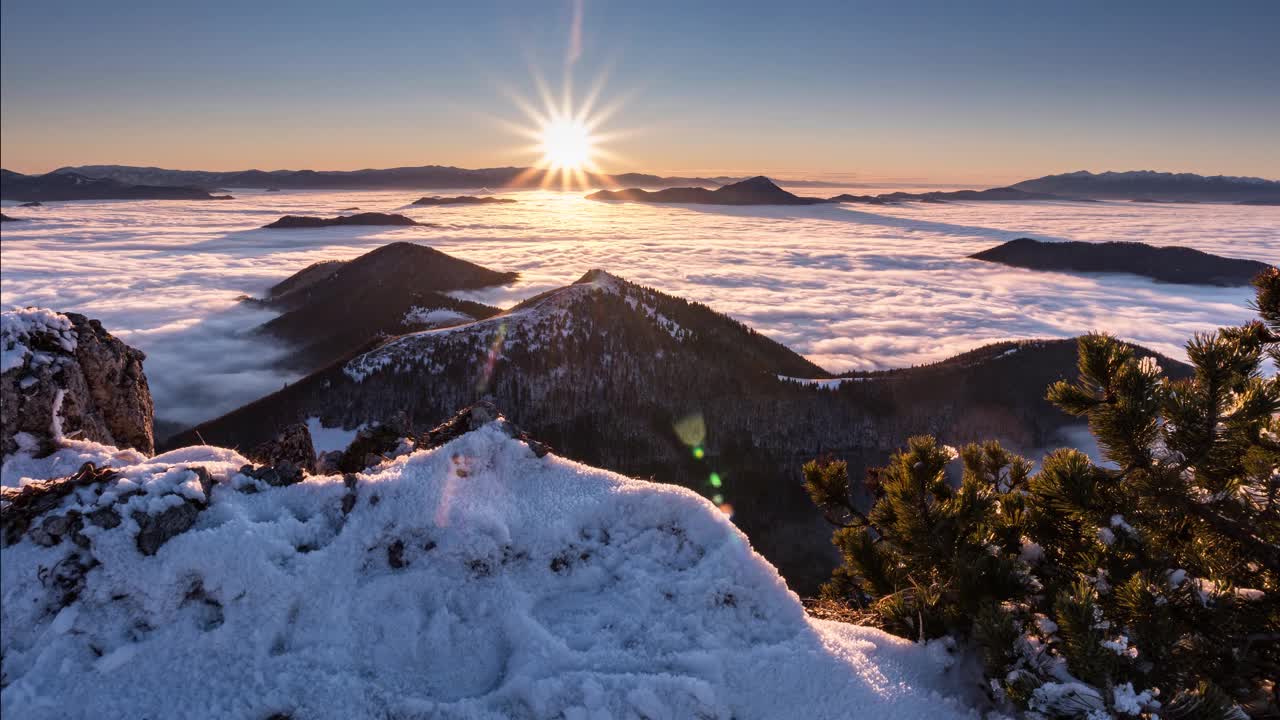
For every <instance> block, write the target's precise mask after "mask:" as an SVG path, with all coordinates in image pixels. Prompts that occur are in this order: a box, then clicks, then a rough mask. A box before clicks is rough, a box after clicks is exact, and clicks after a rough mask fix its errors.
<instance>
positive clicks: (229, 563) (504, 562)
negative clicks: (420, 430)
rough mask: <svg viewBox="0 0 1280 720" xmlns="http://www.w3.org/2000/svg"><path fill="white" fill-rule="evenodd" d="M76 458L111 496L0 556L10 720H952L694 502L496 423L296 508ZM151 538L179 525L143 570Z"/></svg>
mask: <svg viewBox="0 0 1280 720" xmlns="http://www.w3.org/2000/svg"><path fill="white" fill-rule="evenodd" d="M95 448H96V449H95ZM76 452H77V453H78V455H77V457H76V459H77V460H80V459H93V460H96V462H97V463H98V465H99V467H105V466H112V467H113V474H110V475H102V476H97V475H95V476H93V477H95V478H101V479H98V480H95V481H94V482H91V483H88V484H84V485H82V486H80V487H79V489H78V490H77V491H75V492H72V493H70V494H68V495H67V496H66V497H64V498H63V499H62V500H61V504H60V505H58V506H57V507H56V508H54V509H53V510H50V511H48V512H45V513H43V514H42V515H41V516H40V517H39V518H37V519H36V520H35V521H34V522H33V524H32V527H33V528H37V527H38V528H41V530H40V531H39V532H35V533H33V534H24V535H23V536H22V537H21V539H20V540H19V541H18V542H14V543H12V544H9V545H7V546H6V547H4V549H3V563H0V573H2V579H3V584H2V587H3V593H4V597H3V600H4V602H3V606H2V613H3V615H2V616H0V617H2V619H3V631H4V632H3V658H4V659H3V663H4V667H3V671H4V676H5V678H6V682H7V685H6V687H5V689H4V690H3V693H2V694H0V703H2V705H3V711H4V714H5V715H6V716H8V715H10V714H12V715H13V716H14V717H24V718H63V717H70V716H93V717H165V718H181V717H201V718H221V717H234V718H243V717H269V716H272V715H285V716H289V717H295V718H303V717H305V718H348V717H369V716H380V717H406V718H408V717H424V718H425V717H432V718H587V717H617V718H623V717H647V718H691V717H702V718H724V719H726V720H727V719H728V718H740V719H743V720H747V719H750V718H777V717H812V718H828V717H848V716H849V715H850V714H857V715H859V716H866V717H875V718H889V719H893V718H904V719H905V718H910V719H913V720H914V719H916V718H926V717H928V718H930V720H942V719H943V718H950V717H959V716H961V715H963V714H965V712H964V711H963V709H962V708H960V707H959V705H958V704H957V703H956V701H955V700H954V699H945V698H944V697H943V696H942V694H941V693H942V692H946V691H949V690H953V689H954V687H955V686H954V685H953V679H949V678H948V677H947V675H946V670H945V665H946V664H947V663H945V662H940V661H939V659H938V658H937V657H936V655H937V654H936V653H931V652H930V651H929V649H927V648H925V647H921V646H916V645H913V644H912V643H910V642H908V641H906V640H902V639H900V638H895V637H892V636H889V635H886V634H884V633H882V632H879V631H877V630H873V629H869V628H860V627H855V626H850V625H844V624H839V623H833V622H826V621H817V620H812V619H809V618H807V617H806V615H805V614H804V612H803V610H802V608H801V606H800V604H799V602H798V601H797V599H796V597H795V595H793V594H792V593H791V592H789V591H788V589H787V588H786V586H785V584H784V583H783V581H782V580H781V578H779V577H778V575H777V573H776V572H775V571H774V569H773V567H772V566H770V565H769V564H768V563H767V562H765V561H764V560H763V559H762V558H760V556H758V555H757V554H756V553H755V552H754V551H753V550H752V549H751V547H750V545H749V544H748V542H747V539H746V537H745V536H743V534H742V533H741V532H739V531H738V530H737V529H736V528H735V527H734V526H733V525H732V524H730V523H729V522H728V520H726V519H725V517H724V516H723V515H721V514H720V513H719V512H718V511H717V510H716V508H715V507H713V506H712V505H711V504H710V503H708V502H707V501H706V500H704V499H702V498H700V497H699V496H697V495H696V494H694V493H692V492H690V491H687V490H684V489H681V488H677V487H674V486H670V485H658V484H652V483H648V482H644V481H640V480H633V479H629V478H626V477H623V476H619V475H615V474H612V473H609V472H605V471H601V470H596V469H593V468H590V467H586V466H583V465H579V464H576V463H573V462H569V461H567V460H563V459H560V458H556V457H554V456H550V455H549V456H546V457H542V458H539V457H537V456H535V454H534V453H533V451H532V450H531V449H530V448H529V446H528V445H526V444H525V443H523V442H520V441H518V440H515V439H512V438H511V437H509V435H508V433H506V432H504V431H503V429H502V426H501V425H500V424H498V423H490V424H488V425H484V426H482V427H480V428H479V429H477V430H474V431H472V432H469V433H467V434H465V435H462V436H461V437H459V438H457V439H456V440H453V441H452V442H450V443H448V444H446V445H444V446H441V447H439V448H437V449H435V450H430V451H420V452H415V453H413V454H411V455H408V456H405V457H402V458H398V459H396V460H394V461H391V462H389V463H386V464H384V465H382V466H379V467H377V468H375V469H373V470H372V471H370V472H368V473H365V474H359V475H351V476H348V477H347V478H346V479H344V478H343V477H340V476H331V477H308V478H306V479H305V480H304V481H302V482H300V483H297V484H294V485H289V486H285V487H261V486H255V485H253V484H251V483H244V482H241V481H240V480H243V478H242V476H239V475H238V471H237V470H236V466H237V464H238V463H240V462H242V460H243V459H242V458H240V457H239V456H237V455H235V453H232V452H230V451H226V450H220V449H217V448H209V447H201V448H187V449H184V450H182V451H178V452H176V453H169V454H166V455H161V456H157V457H155V458H151V459H149V460H147V459H145V458H142V457H141V456H138V455H136V454H133V455H126V456H125V457H124V458H123V459H121V458H120V457H119V456H117V457H115V458H114V459H113V457H112V453H113V452H114V449H112V448H106V447H103V446H93V445H91V444H88V443H84V444H82V445H81V446H80V447H79V448H78V449H77V450H76ZM64 460H65V459H64ZM42 463H44V461H36V460H30V461H29V462H28V464H27V465H26V466H25V467H24V471H26V472H30V473H32V474H35V475H40V474H42V473H48V472H57V471H56V470H54V469H53V468H50V467H45V466H43V465H42ZM237 488H253V489H254V490H256V492H245V491H242V490H240V489H237ZM73 513H78V514H75V515H74V516H73ZM160 516H165V517H168V516H175V517H176V516H181V517H183V518H185V519H186V523H187V527H185V528H184V529H182V530H180V531H178V532H176V533H172V534H171V535H169V534H166V535H167V536H166V537H164V538H163V539H161V540H160V544H159V545H158V547H156V546H154V545H150V546H148V547H149V549H150V550H151V554H143V551H142V549H141V548H142V546H143V538H142V537H140V534H141V533H142V532H143V529H144V528H146V529H148V530H146V531H148V532H149V531H150V530H149V529H151V528H154V527H155V526H156V525H157V522H156V518H157V517H160ZM73 519H74V521H73ZM75 528H78V529H75ZM59 533H60V534H59ZM34 537H39V538H40V542H41V543H42V544H37V542H36V540H35V539H33V538H34ZM154 539H155V538H152V540H153V541H154ZM51 569H52V570H51Z"/></svg>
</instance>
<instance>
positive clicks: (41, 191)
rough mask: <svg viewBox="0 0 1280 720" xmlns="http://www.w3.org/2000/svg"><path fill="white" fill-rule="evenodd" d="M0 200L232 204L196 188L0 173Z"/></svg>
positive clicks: (66, 175)
mask: <svg viewBox="0 0 1280 720" xmlns="http://www.w3.org/2000/svg"><path fill="white" fill-rule="evenodd" d="M0 198H2V199H4V200H19V201H25V202H32V201H41V202H45V201H50V200H231V199H232V197H231V196H230V195H212V194H210V193H209V191H208V190H205V189H203V188H199V187H160V186H151V185H131V184H128V183H123V182H120V181H118V180H112V179H100V178H90V177H87V176H84V175H80V174H78V173H71V172H51V173H47V174H45V175H23V174H22V173H16V172H13V171H11V170H0Z"/></svg>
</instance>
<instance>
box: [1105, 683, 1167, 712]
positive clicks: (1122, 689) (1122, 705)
mask: <svg viewBox="0 0 1280 720" xmlns="http://www.w3.org/2000/svg"><path fill="white" fill-rule="evenodd" d="M1112 697H1113V698H1114V699H1115V703H1114V707H1115V709H1116V712H1119V713H1124V714H1125V715H1141V714H1142V712H1143V710H1144V709H1146V708H1148V707H1151V708H1159V707H1160V702H1159V701H1157V700H1156V699H1155V698H1154V697H1153V696H1152V694H1151V691H1150V690H1143V691H1142V692H1140V693H1139V692H1134V690H1133V683H1131V682H1127V683H1125V684H1123V685H1117V686H1116V687H1115V691H1114V693H1113V695H1112Z"/></svg>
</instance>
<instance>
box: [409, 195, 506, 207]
mask: <svg viewBox="0 0 1280 720" xmlns="http://www.w3.org/2000/svg"><path fill="white" fill-rule="evenodd" d="M513 202H515V200H512V199H511V198H502V197H493V196H491V195H485V196H484V197H476V196H474V195H458V196H457V197H424V198H418V199H417V200H414V201H413V204H414V205H493V204H499V205H501V204H506V203H513Z"/></svg>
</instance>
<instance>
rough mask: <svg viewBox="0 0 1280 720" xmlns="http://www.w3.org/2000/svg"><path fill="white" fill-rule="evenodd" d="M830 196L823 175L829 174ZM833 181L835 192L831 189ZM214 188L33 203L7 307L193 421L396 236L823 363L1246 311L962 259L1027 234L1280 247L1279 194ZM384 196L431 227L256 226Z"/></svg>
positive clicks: (1152, 341)
mask: <svg viewBox="0 0 1280 720" xmlns="http://www.w3.org/2000/svg"><path fill="white" fill-rule="evenodd" d="M824 192H826V191H824ZM831 192H832V193H835V192H838V190H835V189H833V190H831ZM235 194H236V195H237V199H236V200H233V201H225V202H173V201H166V202H86V203H58V204H50V205H49V206H48V207H46V208H40V209H39V210H38V211H37V210H32V211H28V212H27V213H26V214H28V215H30V216H31V217H32V218H33V221H32V222H29V223H15V224H12V225H7V226H6V227H5V231H4V240H3V246H2V251H3V273H2V277H3V281H4V282H3V292H2V293H0V296H2V297H0V300H2V301H3V302H4V303H6V304H13V303H16V304H24V305H25V304H38V305H44V306H48V307H51V308H54V309H57V310H63V311H66V310H72V311H77V312H83V313H85V314H87V315H89V316H91V317H97V318H100V319H102V321H103V322H104V323H105V324H106V326H107V328H108V329H110V330H111V331H112V332H114V333H116V334H117V335H119V336H120V337H122V338H124V339H126V340H127V341H128V342H130V343H133V344H135V345H137V346H138V347H140V348H141V349H143V350H144V351H146V352H147V353H148V360H147V363H146V368H147V374H148V377H149V379H150V381H151V383H152V387H153V390H154V391H155V396H156V405H157V413H158V415H159V416H160V417H162V418H165V419H172V420H180V421H183V422H193V421H195V420H199V419H204V418H207V417H211V416H213V415H215V414H217V413H220V412H223V411H225V410H229V409H231V408H234V407H236V406H238V405H240V404H242V403H244V402H247V401H249V400H252V399H254V398H256V397H259V396H260V395H262V394H264V393H266V392H270V391H273V390H276V389H279V387H280V386H281V385H282V384H283V383H284V382H287V381H290V380H292V379H293V378H292V376H289V375H287V374H282V373H280V372H278V371H276V370H274V369H272V363H273V361H274V360H275V358H276V357H278V354H279V352H280V350H279V348H276V347H274V346H273V345H272V344H271V343H270V342H269V341H267V340H265V339H263V338H259V337H254V336H251V335H248V334H246V333H245V332H244V331H245V330H247V329H249V328H251V327H253V326H255V325H257V324H259V323H261V322H262V321H263V320H265V319H266V318H267V317H269V316H268V315H264V314H263V313H262V312H261V311H257V310H253V309H250V308H247V307H244V306H240V305H238V304H237V298H238V297H239V296H240V295H242V294H251V295H256V294H260V293H261V292H262V291H263V290H265V289H266V288H267V287H269V286H270V285H271V284H272V283H274V282H277V281H279V280H280V279H282V278H284V277H286V276H287V275H289V274H290V273H293V272H295V271H297V270H299V269H301V268H302V267H304V266H306V265H308V264H310V263H312V262H316V261H318V260H327V259H345V258H350V257H354V256H356V255H359V254H360V253H363V252H367V251H368V250H371V249H373V248H375V247H379V246H381V245H384V244H386V243H388V242H392V241H395V240H409V241H414V242H421V243H424V244H429V245H432V246H433V247H436V248H438V249H440V250H442V251H444V252H448V253H450V254H453V255H457V256H459V257H462V258H465V259H467V260H471V261H474V262H478V263H481V264H483V265H486V266H488V267H491V268H494V269H498V270H516V271H519V272H520V273H521V274H522V276H521V280H520V281H519V282H518V283H516V284H514V285H512V286H509V287H503V288H493V289H489V290H484V291H478V292H467V293H460V294H459V295H460V296H462V297H466V298H468V299H473V300H477V301H480V302H488V303H491V304H497V305H499V306H503V307H509V306H511V305H513V304H515V303H516V302H519V301H520V300H522V299H524V298H526V297H529V296H531V295H534V294H536V293H538V292H542V291H544V290H548V289H551V288H553V287H557V286H560V285H563V284H565V283H569V282H573V281H574V280H576V279H578V278H579V277H581V275H582V274H583V273H584V272H586V271H587V270H589V269H591V268H604V269H607V270H609V271H611V272H613V273H615V274H618V275H621V276H622V277H625V278H627V279H629V280H633V281H635V282H639V283H642V284H645V285H650V286H653V287H655V288H657V289H659V290H662V291H664V292H668V293H671V294H673V295H678V296H681V297H685V298H688V299H689V300H694V301H698V302H703V303H706V304H708V305H710V306H711V307H712V308H715V309H716V310H720V311H723V312H726V313H728V314H730V315H732V316H733V317H735V318H737V319H739V320H741V321H743V322H745V323H747V324H748V325H750V326H752V327H754V328H756V329H757V330H759V331H761V332H763V333H764V334H766V335H768V336H769V337H772V338H774V339H776V340H778V341H780V342H783V343H786V344H787V345H789V346H790V347H792V348H793V349H795V350H796V351H798V352H800V353H802V354H804V355H806V356H807V357H809V358H810V359H811V360H813V361H814V362H817V363H818V364H820V365H822V366H823V367H826V368H828V369H830V370H834V371H843V370H850V369H875V368H886V367H901V366H907V365H915V364H921V363H926V362H932V361H936V360H941V359H943V358H946V357H949V356H951V355H954V354H956V353H959V352H963V351H965V350H969V349H972V348H974V347H976V346H979V345H982V344H984V343H987V342H993V341H996V340H1002V339H1008V338H1030V337H1045V336H1056V337H1067V336H1072V335H1077V334H1080V333H1083V332H1087V331H1090V330H1106V331H1110V332H1114V333H1116V334H1118V335H1120V336H1121V337H1123V338H1125V339H1128V340H1132V341H1134V342H1138V343H1141V344H1143V345H1147V346H1149V347H1152V348H1154V349H1156V350H1159V351H1161V352H1164V353H1168V354H1170V355H1173V356H1175V357H1182V356H1183V352H1182V345H1183V343H1184V342H1185V341H1186V340H1187V339H1188V338H1189V337H1190V336H1191V335H1192V334H1193V333H1195V332H1198V331H1205V330H1210V329H1213V328H1216V327H1218V326H1221V325H1224V324H1231V323H1239V322H1242V321H1244V320H1247V319H1249V318H1250V317H1251V316H1252V313H1251V311H1250V310H1249V309H1248V301H1249V299H1250V297H1251V293H1250V292H1249V291H1248V289H1246V288H1208V287H1197V286H1186V285H1162V284H1157V283H1153V282H1151V281H1148V280H1145V279H1143V278H1139V277H1136V276H1127V275H1092V276H1079V275H1069V274H1063V273H1039V272H1033V271H1029V270H1020V269H1015V268H1006V267H1003V266H1000V265H994V264H990V263H983V262H980V261H976V260H969V259H966V257H965V256H967V255H969V254H971V253H973V252H976V251H978V250H982V249H985V248H988V247H991V246H992V245H995V244H998V243H1000V242H1004V241H1006V240H1010V239H1012V238H1014V237H1019V236H1024V235H1025V236H1030V237H1036V238H1044V239H1072V240H1089V241H1103V240H1136V241H1141V242H1148V243H1153V244H1159V245H1186V246H1189V247H1194V248H1197V249H1200V250H1204V251H1207V252H1213V253H1217V254H1222V255H1229V256H1233V257H1248V258H1253V259H1259V260H1269V261H1274V259H1275V258H1276V257H1280V237H1278V236H1277V235H1276V233H1275V232H1274V227H1275V210H1274V209H1273V208H1251V207H1238V206H1217V205H1208V204H1205V205H1187V206H1179V207H1176V208H1173V207H1165V206H1135V205H1134V204H1132V203H950V204H946V205H921V204H905V205H901V206H886V207H876V208H875V210H874V211H871V210H868V209H851V208H848V207H845V206H830V205H829V206H808V207H785V208H758V207H747V208H725V209H720V208H701V209H690V208H686V207H679V206H674V207H673V206H644V205H615V204H609V203H595V202H591V201H587V200H584V199H582V197H581V196H580V195H578V194H572V193H568V194H562V193H536V192H531V193H518V194H515V195H514V197H515V198H516V199H517V200H518V202H517V203H515V204H513V205H504V206H501V207H495V206H484V207H456V208H418V207H412V206H409V207H406V205H405V204H406V202H408V201H410V200H412V199H413V198H414V197H416V195H415V194H414V193H412V192H352V191H342V192H280V193H270V194H266V193H254V192H248V193H235ZM351 206H359V207H360V208H361V210H363V211H396V212H404V213H406V214H409V215H411V216H413V217H415V218H416V219H419V220H422V221H424V222H431V223H434V224H435V226H433V227H413V228H325V229H320V230H296V231H294V230H290V231H282V230H260V229H258V228H259V227H260V226H261V225H263V224H265V223H267V222H269V221H270V220H273V219H275V218H276V217H279V216H280V215H284V214H311V215H332V214H335V213H337V212H338V210H340V209H341V208H345V207H351Z"/></svg>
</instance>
